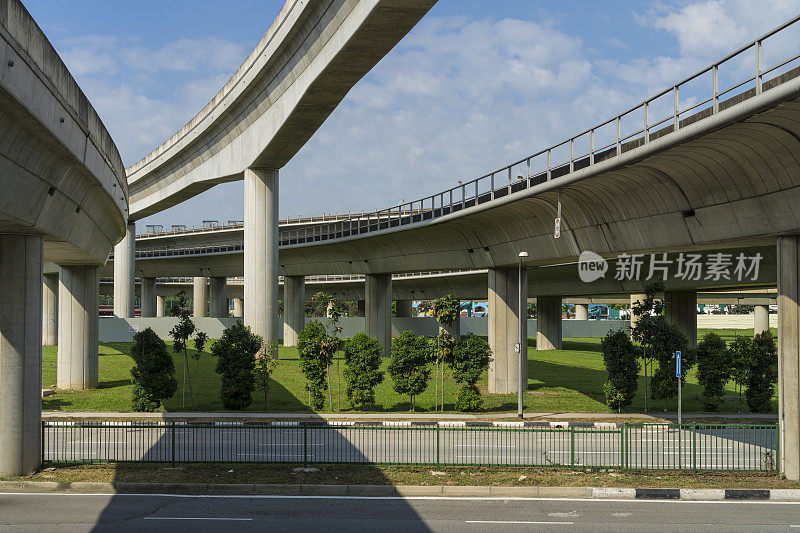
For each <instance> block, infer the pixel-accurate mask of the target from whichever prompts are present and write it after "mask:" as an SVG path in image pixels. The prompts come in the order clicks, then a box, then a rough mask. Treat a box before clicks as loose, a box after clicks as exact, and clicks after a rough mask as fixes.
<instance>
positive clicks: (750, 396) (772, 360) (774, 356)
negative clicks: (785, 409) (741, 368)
mask: <svg viewBox="0 0 800 533" xmlns="http://www.w3.org/2000/svg"><path fill="white" fill-rule="evenodd" d="M750 361H751V363H750V369H749V370H748V373H747V392H746V393H745V398H747V406H748V407H749V408H750V410H751V411H752V412H754V413H768V412H770V411H771V410H772V395H773V394H774V392H775V384H776V383H777V382H778V348H777V346H775V339H773V337H772V333H771V332H769V331H765V332H764V333H759V334H758V335H756V336H755V338H754V339H753V352H752V356H751V359H750Z"/></svg>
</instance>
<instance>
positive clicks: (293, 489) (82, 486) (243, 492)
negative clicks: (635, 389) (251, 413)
mask: <svg viewBox="0 0 800 533" xmlns="http://www.w3.org/2000/svg"><path fill="white" fill-rule="evenodd" d="M10 492H21V493H62V494H181V495H223V496H225V495H230V496H247V495H269V496H355V497H406V498H409V497H426V496H427V497H431V496H434V497H435V496H438V497H455V498H458V497H461V498H469V497H477V498H487V497H494V498H570V499H588V498H591V499H622V500H687V501H699V500H703V501H716V500H719V501H723V500H735V501H784V502H800V489H658V488H642V489H634V488H621V487H620V488H615V487H497V486H486V485H480V486H467V485H431V486H421V485H268V484H250V483H247V484H245V483H231V484H213V483H126V482H119V483H100V482H90V481H73V482H71V483H70V482H55V481H0V493H10Z"/></svg>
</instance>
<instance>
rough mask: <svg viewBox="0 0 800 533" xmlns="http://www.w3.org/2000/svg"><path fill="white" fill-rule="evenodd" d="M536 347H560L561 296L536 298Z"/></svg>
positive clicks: (554, 348)
mask: <svg viewBox="0 0 800 533" xmlns="http://www.w3.org/2000/svg"><path fill="white" fill-rule="evenodd" d="M536 349H537V350H560V349H561V297H560V296H539V297H537V298H536Z"/></svg>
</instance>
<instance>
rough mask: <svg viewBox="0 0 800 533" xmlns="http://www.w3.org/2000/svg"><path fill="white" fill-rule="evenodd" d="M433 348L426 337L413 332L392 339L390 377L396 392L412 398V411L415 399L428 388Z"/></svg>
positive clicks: (406, 332) (405, 332)
mask: <svg viewBox="0 0 800 533" xmlns="http://www.w3.org/2000/svg"><path fill="white" fill-rule="evenodd" d="M431 351H432V349H431V346H430V343H429V342H428V339H426V338H425V337H422V336H420V337H417V336H416V335H414V333H413V332H411V331H404V332H403V333H402V334H401V335H400V336H399V337H395V338H394V339H392V361H391V362H390V363H389V375H390V376H392V380H393V381H394V390H395V391H397V392H398V393H399V394H408V395H409V396H410V397H411V410H412V411H413V410H414V397H415V396H418V395H419V394H421V393H422V392H424V391H425V389H426V388H427V387H428V379H430V376H431V369H430V367H429V366H428V363H429V361H430V359H431Z"/></svg>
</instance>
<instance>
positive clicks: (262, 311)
mask: <svg viewBox="0 0 800 533" xmlns="http://www.w3.org/2000/svg"><path fill="white" fill-rule="evenodd" d="M244 323H245V325H247V326H250V328H251V329H252V330H253V333H255V334H257V335H260V336H261V337H262V338H263V339H264V342H265V343H270V342H278V171H277V170H269V169H252V168H250V169H247V170H245V171H244Z"/></svg>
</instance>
